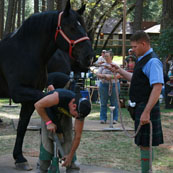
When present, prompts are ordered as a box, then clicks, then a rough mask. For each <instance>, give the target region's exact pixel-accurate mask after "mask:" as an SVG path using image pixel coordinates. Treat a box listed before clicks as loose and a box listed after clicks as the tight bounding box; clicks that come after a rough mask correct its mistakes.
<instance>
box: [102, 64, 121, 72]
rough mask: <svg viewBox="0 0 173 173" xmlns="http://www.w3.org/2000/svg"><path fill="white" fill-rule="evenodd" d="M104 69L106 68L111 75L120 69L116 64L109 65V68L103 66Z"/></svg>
mask: <svg viewBox="0 0 173 173" xmlns="http://www.w3.org/2000/svg"><path fill="white" fill-rule="evenodd" d="M105 68H108V69H109V70H110V71H112V72H113V73H115V72H116V73H117V72H119V70H120V67H119V66H118V65H117V64H113V63H112V64H110V66H105Z"/></svg>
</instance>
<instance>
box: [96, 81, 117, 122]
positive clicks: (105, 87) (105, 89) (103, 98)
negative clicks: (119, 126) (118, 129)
mask: <svg viewBox="0 0 173 173" xmlns="http://www.w3.org/2000/svg"><path fill="white" fill-rule="evenodd" d="M99 93H100V102H101V103H100V104H101V110H100V120H104V121H106V120H107V104H108V99H110V105H111V106H115V109H114V111H113V120H116V121H117V120H118V102H117V96H116V91H115V84H114V83H113V84H112V94H111V96H109V83H102V82H100V84H99Z"/></svg>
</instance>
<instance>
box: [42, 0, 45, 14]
mask: <svg viewBox="0 0 173 173" xmlns="http://www.w3.org/2000/svg"><path fill="white" fill-rule="evenodd" d="M43 11H46V0H42V12H43Z"/></svg>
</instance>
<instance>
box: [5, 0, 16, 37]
mask: <svg viewBox="0 0 173 173" xmlns="http://www.w3.org/2000/svg"><path fill="white" fill-rule="evenodd" d="M13 7H14V0H9V4H8V12H7V20H6V24H5V35H6V34H8V33H10V32H11V29H12V17H13Z"/></svg>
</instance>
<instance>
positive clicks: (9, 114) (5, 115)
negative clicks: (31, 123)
mask: <svg viewBox="0 0 173 173" xmlns="http://www.w3.org/2000/svg"><path fill="white" fill-rule="evenodd" d="M1 117H4V118H10V119H18V118H19V115H16V114H12V113H2V112H1Z"/></svg>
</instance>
